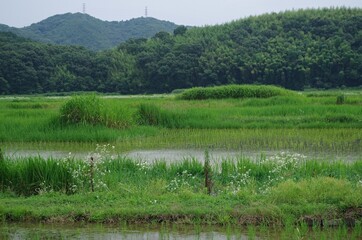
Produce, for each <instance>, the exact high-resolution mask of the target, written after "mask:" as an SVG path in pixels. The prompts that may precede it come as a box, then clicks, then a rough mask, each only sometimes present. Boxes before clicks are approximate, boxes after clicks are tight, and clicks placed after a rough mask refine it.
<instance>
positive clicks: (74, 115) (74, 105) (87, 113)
mask: <svg viewBox="0 0 362 240" xmlns="http://www.w3.org/2000/svg"><path fill="white" fill-rule="evenodd" d="M101 108H102V104H101V101H100V99H99V98H98V97H97V96H96V95H94V94H92V95H85V96H74V97H72V98H71V99H70V100H68V101H67V102H66V103H65V104H64V105H63V106H62V107H61V109H60V120H61V122H62V123H65V124H93V125H95V124H99V123H100V122H101V121H102V117H101Z"/></svg>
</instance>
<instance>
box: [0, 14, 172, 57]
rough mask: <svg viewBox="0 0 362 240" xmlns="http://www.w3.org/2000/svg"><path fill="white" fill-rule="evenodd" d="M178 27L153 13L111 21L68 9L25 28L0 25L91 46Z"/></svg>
mask: <svg viewBox="0 0 362 240" xmlns="http://www.w3.org/2000/svg"><path fill="white" fill-rule="evenodd" d="M176 27H177V25H176V24H174V23H171V22H168V21H161V20H158V19H155V18H151V17H148V18H144V17H141V18H135V19H131V20H128V21H121V22H115V21H113V22H108V21H102V20H99V19H97V18H94V17H92V16H90V15H87V14H81V13H75V14H72V13H67V14H60V15H55V16H52V17H49V18H47V19H45V20H43V21H41V22H39V23H35V24H32V25H31V26H28V27H24V28H11V27H8V26H6V25H0V31H5V32H6V31H10V32H13V33H15V34H17V35H19V36H22V37H26V38H30V39H33V40H36V41H41V42H45V43H54V44H60V45H79V46H84V47H86V48H88V49H91V50H104V49H109V48H112V47H115V46H117V45H118V44H119V43H120V42H124V41H126V40H128V39H130V38H142V37H144V38H149V37H152V36H153V35H155V34H156V33H157V32H160V31H166V32H172V31H173V30H174V29H175V28H176Z"/></svg>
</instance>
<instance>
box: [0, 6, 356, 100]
mask: <svg viewBox="0 0 362 240" xmlns="http://www.w3.org/2000/svg"><path fill="white" fill-rule="evenodd" d="M361 16H362V10H361V9H359V8H355V9H351V8H331V9H315V10H313V9H309V10H298V11H287V12H283V13H278V14H275V13H273V14H264V15H261V16H256V17H248V18H245V19H240V20H237V21H233V22H231V23H227V24H223V25H217V26H207V27H200V28H190V29H186V28H184V27H179V28H178V29H177V30H176V29H175V34H170V33H169V32H172V30H173V29H172V30H171V31H161V32H159V30H158V31H157V32H158V33H157V34H155V33H153V34H152V35H154V37H152V38H150V39H145V38H140V39H132V40H127V41H126V42H123V43H122V44H120V45H119V46H118V47H117V48H114V49H111V50H108V51H105V52H100V53H94V52H90V51H88V50H86V49H85V48H83V47H65V46H51V45H45V44H40V43H35V42H32V41H30V40H27V39H23V38H20V37H16V36H15V35H13V34H9V33H0V45H1V48H0V69H2V71H1V72H0V94H31V93H46V92H69V91H98V92H117V93H122V94H135V93H166V92H172V91H173V90H174V89H188V88H192V87H206V86H219V85H230V84H239V85H240V84H259V85H260V84H263V85H278V86H282V87H284V88H287V89H294V90H303V89H304V88H309V89H310V88H319V89H330V88H345V87H358V86H360V85H362V78H361V76H362V72H361V71H362V70H361V67H360V66H361V65H362V64H361V59H362V58H361V51H360V50H359V47H360V45H361V40H360V39H361V31H359V25H360V19H361ZM63 17H64V18H65V19H66V20H64V19H63ZM62 20H64V21H62ZM151 20H152V18H140V19H136V20H135V21H136V22H135V24H136V23H137V24H136V25H137V26H141V27H144V25H145V24H146V23H147V22H149V21H151ZM47 22H50V23H52V24H53V23H54V24H59V29H58V30H55V29H53V28H51V27H49V26H50V25H48V24H47ZM130 22H131V21H130ZM130 22H129V23H130ZM83 23H86V24H85V25H84V26H86V27H84V28H85V29H86V30H87V31H86V32H87V34H86V36H85V37H84V38H81V43H79V42H78V44H83V43H84V44H85V43H89V39H91V41H90V42H91V43H92V44H94V45H92V44H91V45H90V47H91V48H93V49H95V48H97V46H96V45H97V42H98V40H99V41H101V42H103V40H104V39H103V38H106V37H105V36H108V35H107V32H108V30H110V31H111V32H112V34H117V33H119V32H121V31H119V29H116V30H114V29H113V27H110V28H108V27H106V28H105V27H101V29H102V30H100V32H101V33H100V32H99V31H97V34H94V31H93V30H94V29H100V28H99V27H100V26H102V24H101V22H100V21H98V20H96V19H94V18H91V17H89V16H88V15H84V14H67V15H65V16H55V17H52V18H50V19H48V20H47V21H45V22H42V23H41V24H39V25H34V26H33V25H32V26H30V27H28V28H26V30H27V31H31V30H32V29H33V28H34V29H35V31H37V32H42V31H43V32H44V33H46V34H49V35H55V36H59V34H60V33H62V34H63V33H72V32H74V29H69V28H70V26H74V27H75V29H76V31H77V33H78V32H79V29H83V27H79V26H80V25H81V24H83ZM111 25H112V26H113V25H117V24H113V23H112V24H111ZM156 25H157V24H156ZM166 25H167V24H166ZM82 26H83V25H82ZM87 26H89V27H87ZM151 26H154V24H151ZM148 29H152V27H149V28H148ZM185 30H186V31H185ZM127 32H129V33H132V32H134V31H133V29H132V31H127ZM152 35H149V36H152ZM77 36H78V35H77ZM89 36H91V37H89ZM60 37H61V38H62V41H60V42H62V43H64V44H71V43H74V42H72V40H69V39H68V38H67V37H65V38H64V36H60ZM139 37H141V36H139ZM95 39H96V40H95ZM100 39H101V40H100ZM102 39H103V40H102ZM68 40H69V41H68ZM104 41H105V42H106V40H104ZM109 41H111V40H109ZM112 41H116V42H121V41H120V39H119V38H117V37H114V38H112ZM106 45H108V43H105V44H104V46H102V47H105V46H106ZM335 101H336V100H334V102H335Z"/></svg>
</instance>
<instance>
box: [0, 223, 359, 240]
mask: <svg viewBox="0 0 362 240" xmlns="http://www.w3.org/2000/svg"><path fill="white" fill-rule="evenodd" d="M361 238H362V232H361V227H360V226H358V227H356V228H354V229H347V228H345V227H341V228H326V229H323V228H314V229H313V228H308V227H306V226H304V227H303V226H296V227H288V228H268V227H236V226H234V227H228V226H212V225H208V226H199V225H194V226H192V225H178V224H173V225H160V224H158V225H155V224H149V225H145V224H141V225H119V226H117V225H95V224H85V225H79V224H78V225H65V224H60V225H55V224H0V239H14V240H15V239H127V240H131V239H150V240H153V239H155V240H156V239H189V240H192V239H215V240H222V239H242V240H249V239H254V240H257V239H278V240H279V239H361Z"/></svg>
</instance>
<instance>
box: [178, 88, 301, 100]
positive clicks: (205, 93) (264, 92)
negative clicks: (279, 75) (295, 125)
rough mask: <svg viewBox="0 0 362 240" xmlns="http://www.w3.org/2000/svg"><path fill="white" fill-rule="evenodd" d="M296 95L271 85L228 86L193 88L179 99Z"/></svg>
mask: <svg viewBox="0 0 362 240" xmlns="http://www.w3.org/2000/svg"><path fill="white" fill-rule="evenodd" d="M289 95H296V93H295V92H293V91H290V90H286V89H284V88H281V87H276V86H269V85H227V86H219V87H206V88H202V87H197V88H191V89H188V90H186V91H184V92H183V93H181V94H180V95H179V97H178V98H179V99H184V100H201V99H223V98H269V97H274V96H289Z"/></svg>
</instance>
